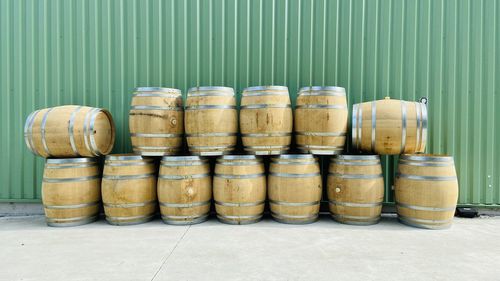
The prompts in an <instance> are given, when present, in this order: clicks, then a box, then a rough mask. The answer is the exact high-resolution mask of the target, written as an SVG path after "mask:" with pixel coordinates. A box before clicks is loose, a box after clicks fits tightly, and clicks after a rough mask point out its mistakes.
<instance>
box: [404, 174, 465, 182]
mask: <svg viewBox="0 0 500 281" xmlns="http://www.w3.org/2000/svg"><path fill="white" fill-rule="evenodd" d="M396 177H400V178H406V179H410V180H423V181H456V180H458V179H457V177H456V176H449V177H435V176H417V175H407V174H401V173H397V174H396Z"/></svg>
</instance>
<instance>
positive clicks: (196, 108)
mask: <svg viewBox="0 0 500 281" xmlns="http://www.w3.org/2000/svg"><path fill="white" fill-rule="evenodd" d="M184 115H185V116H184V121H185V123H184V124H185V129H186V139H187V144H188V147H189V151H190V152H191V154H194V155H201V156H214V155H223V154H228V153H230V152H232V151H233V150H234V149H235V147H236V140H237V133H238V113H237V111H236V98H235V96H234V90H233V88H228V87H195V88H191V89H189V90H188V94H187V100H186V108H185V114H184Z"/></svg>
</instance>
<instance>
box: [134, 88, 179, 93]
mask: <svg viewBox="0 0 500 281" xmlns="http://www.w3.org/2000/svg"><path fill="white" fill-rule="evenodd" d="M134 92H165V93H176V94H179V95H181V90H179V89H174V88H162V87H137V88H135V89H134Z"/></svg>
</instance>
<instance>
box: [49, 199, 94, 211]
mask: <svg viewBox="0 0 500 281" xmlns="http://www.w3.org/2000/svg"><path fill="white" fill-rule="evenodd" d="M99 203H101V201H100V200H99V201H95V202H90V203H82V204H74V205H45V204H44V205H43V207H44V208H45V209H81V208H87V207H91V206H95V205H99Z"/></svg>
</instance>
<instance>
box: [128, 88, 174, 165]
mask: <svg viewBox="0 0 500 281" xmlns="http://www.w3.org/2000/svg"><path fill="white" fill-rule="evenodd" d="M129 128H130V136H131V139H132V149H133V150H134V152H135V153H137V154H141V155H143V156H162V155H173V154H176V153H177V152H178V151H179V150H180V149H181V146H182V135H183V133H184V112H183V108H182V95H181V91H180V90H178V89H170V88H156V87H142V88H137V89H135V91H134V94H133V97H132V103H131V107H130V112H129Z"/></svg>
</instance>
